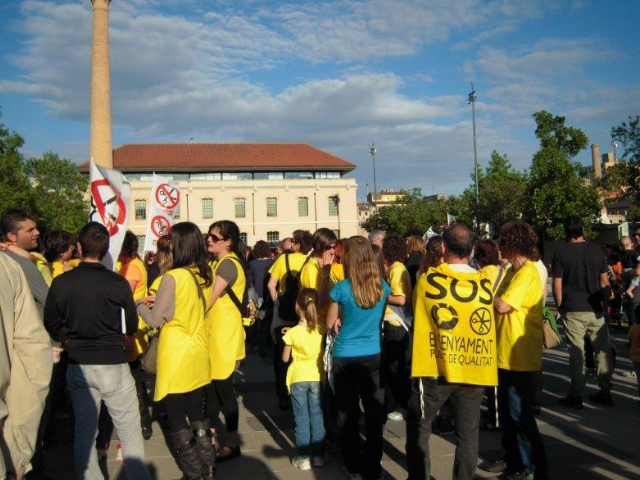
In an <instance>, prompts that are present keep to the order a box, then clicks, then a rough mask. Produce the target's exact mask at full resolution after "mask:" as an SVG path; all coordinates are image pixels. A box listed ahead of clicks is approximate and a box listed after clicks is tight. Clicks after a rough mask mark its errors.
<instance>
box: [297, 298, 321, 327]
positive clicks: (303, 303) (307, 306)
mask: <svg viewBox="0 0 640 480" xmlns="http://www.w3.org/2000/svg"><path fill="white" fill-rule="evenodd" d="M296 304H297V305H298V307H299V308H300V310H302V313H303V315H304V319H305V320H306V321H307V329H308V330H309V331H313V330H315V329H316V328H317V327H318V292H316V290H315V289H313V288H303V289H302V290H300V293H298V298H297V299H296Z"/></svg>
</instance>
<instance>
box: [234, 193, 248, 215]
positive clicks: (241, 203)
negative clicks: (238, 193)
mask: <svg viewBox="0 0 640 480" xmlns="http://www.w3.org/2000/svg"><path fill="white" fill-rule="evenodd" d="M235 206H236V218H244V217H246V216H247V211H246V202H245V199H244V198H236V199H235Z"/></svg>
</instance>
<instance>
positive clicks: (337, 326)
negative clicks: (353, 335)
mask: <svg viewBox="0 0 640 480" xmlns="http://www.w3.org/2000/svg"><path fill="white" fill-rule="evenodd" d="M341 326H342V320H340V319H337V320H336V321H335V323H334V324H333V326H332V327H331V330H333V333H335V334H336V335H337V334H338V333H339V332H340V327H341Z"/></svg>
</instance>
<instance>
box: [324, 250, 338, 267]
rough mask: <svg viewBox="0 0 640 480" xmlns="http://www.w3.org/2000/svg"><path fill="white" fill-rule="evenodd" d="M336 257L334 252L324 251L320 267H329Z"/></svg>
mask: <svg viewBox="0 0 640 480" xmlns="http://www.w3.org/2000/svg"><path fill="white" fill-rule="evenodd" d="M335 256H336V251H335V250H325V251H324V252H322V265H321V266H322V267H326V266H327V265H328V266H329V267H331V264H332V263H333V259H334V258H335Z"/></svg>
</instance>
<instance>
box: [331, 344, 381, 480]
mask: <svg viewBox="0 0 640 480" xmlns="http://www.w3.org/2000/svg"><path fill="white" fill-rule="evenodd" d="M333 374H334V380H335V390H336V392H335V393H336V403H337V407H338V422H339V425H340V450H341V452H342V458H343V460H344V464H345V466H346V467H347V470H349V472H352V473H361V474H362V475H363V477H364V478H365V479H369V478H377V477H378V476H379V475H380V472H381V471H382V466H381V465H380V461H381V459H382V444H383V440H382V430H383V426H384V420H385V411H384V390H383V389H382V385H381V382H380V354H376V355H367V356H362V357H334V358H333ZM360 400H362V405H363V407H364V421H365V435H366V442H365V448H364V456H363V455H362V452H361V450H360V432H359V428H358V422H359V419H360Z"/></svg>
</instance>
